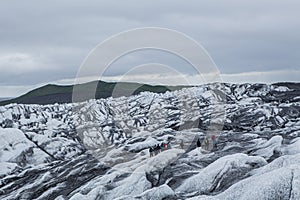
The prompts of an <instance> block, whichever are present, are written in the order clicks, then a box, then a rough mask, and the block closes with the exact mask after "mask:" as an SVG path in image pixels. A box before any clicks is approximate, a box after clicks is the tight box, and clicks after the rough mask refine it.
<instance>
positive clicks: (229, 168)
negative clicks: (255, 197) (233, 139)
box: [175, 153, 267, 193]
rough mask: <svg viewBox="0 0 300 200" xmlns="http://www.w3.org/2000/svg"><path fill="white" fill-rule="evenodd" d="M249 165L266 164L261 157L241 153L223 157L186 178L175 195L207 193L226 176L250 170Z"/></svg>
mask: <svg viewBox="0 0 300 200" xmlns="http://www.w3.org/2000/svg"><path fill="white" fill-rule="evenodd" d="M251 164H255V165H258V166H263V165H266V164H267V162H266V161H265V160H264V159H263V158H261V157H257V156H248V155H246V154H242V153H240V154H233V155H228V156H224V157H222V158H220V159H218V160H216V161H215V162H213V163H212V164H210V165H208V166H207V167H205V168H204V169H202V170H201V171H200V172H199V173H198V174H196V175H194V176H192V177H190V178H188V179H187V180H186V181H184V182H183V184H182V185H180V186H179V187H178V188H177V189H176V190H175V191H176V193H194V192H198V193H206V192H209V191H210V190H211V189H213V187H214V185H216V187H218V185H219V181H222V179H224V176H226V174H230V173H233V172H234V171H238V170H240V169H242V168H243V169H248V170H250V169H252V166H251Z"/></svg>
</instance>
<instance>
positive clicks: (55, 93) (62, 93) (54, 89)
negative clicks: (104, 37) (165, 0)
mask: <svg viewBox="0 0 300 200" xmlns="http://www.w3.org/2000/svg"><path fill="white" fill-rule="evenodd" d="M73 87H75V88H76V91H77V92H78V93H79V94H80V97H79V98H77V99H75V101H85V100H88V99H89V95H90V94H95V98H96V99H100V98H108V97H111V96H113V97H120V96H128V95H131V94H133V95H134V94H139V93H140V92H143V91H150V92H155V93H164V92H166V91H173V90H178V89H181V88H183V87H185V86H163V85H157V86H154V85H148V84H140V83H127V82H118V83H116V82H112V83H110V82H103V81H93V82H88V83H83V84H79V85H75V86H73V85H54V84H48V85H45V86H42V87H40V88H37V89H34V90H32V91H30V92H28V93H26V94H24V95H22V96H19V97H17V98H14V99H10V100H6V101H2V102H0V105H7V104H10V103H22V104H42V105H45V104H54V103H71V102H72V101H73V100H72V94H73ZM95 88H96V92H95V91H94V89H95Z"/></svg>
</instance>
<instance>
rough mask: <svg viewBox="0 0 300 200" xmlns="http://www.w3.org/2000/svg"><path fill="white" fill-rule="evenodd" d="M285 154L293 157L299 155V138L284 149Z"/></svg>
mask: <svg viewBox="0 0 300 200" xmlns="http://www.w3.org/2000/svg"><path fill="white" fill-rule="evenodd" d="M283 152H284V153H285V154H289V155H293V154H298V153H300V138H299V137H298V138H295V139H294V140H292V141H291V144H289V145H288V146H287V147H285V148H284V150H283Z"/></svg>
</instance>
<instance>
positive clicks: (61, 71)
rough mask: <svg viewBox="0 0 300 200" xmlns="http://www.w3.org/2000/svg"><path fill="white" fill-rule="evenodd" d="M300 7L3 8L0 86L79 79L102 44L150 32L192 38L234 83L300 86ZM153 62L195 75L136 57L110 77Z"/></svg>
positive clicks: (234, 2) (65, 4) (33, 0)
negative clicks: (155, 30)
mask: <svg viewBox="0 0 300 200" xmlns="http://www.w3.org/2000/svg"><path fill="white" fill-rule="evenodd" d="M299 7H300V2H299V1H296V0H287V1H274V0H252V1H238V0H227V1H218V0H212V1H198V0H191V1H188V2H187V1H174V0H165V1H158V0H157V1H143V2H141V1H138V0H128V1H119V2H117V1H111V0H101V1H97V0H91V1H88V2H87V1H79V0H74V1H69V0H64V1H61V0H52V1H47V0H46V1H39V0H28V1H16V0H3V1H1V6H0V44H1V45H0V70H1V73H0V80H1V81H0V86H1V87H2V88H4V87H5V88H10V92H9V93H5V92H4V91H8V89H7V90H2V91H1V92H0V95H1V96H7V95H9V96H11V95H12V94H17V93H18V94H19V93H20V92H17V89H16V90H15V89H13V88H14V87H19V88H23V87H32V85H40V84H42V83H46V82H53V81H56V80H61V79H72V78H74V77H75V76H76V74H77V71H78V68H79V66H80V64H81V63H82V61H83V60H84V58H85V57H86V56H87V54H88V53H89V51H90V50H91V49H92V48H94V47H95V46H96V45H97V44H98V43H100V42H101V41H103V40H105V39H106V38H108V37H109V36H111V35H113V34H116V33H119V32H121V31H124V30H128V29H132V28H137V27H147V26H157V27H165V28H170V29H174V30H178V31H180V32H183V33H185V34H187V35H189V36H191V37H192V38H194V39H195V40H197V41H198V42H199V43H201V44H202V45H203V46H204V47H205V48H206V49H207V51H208V52H209V53H210V55H211V57H212V58H213V59H214V61H215V63H216V64H217V66H218V68H219V70H220V72H221V74H224V75H223V77H228V79H230V81H232V82H239V81H241V80H247V81H248V82H256V81H258V82H264V80H267V82H274V81H283V80H285V81H300V79H299V78H297V77H300V76H299V73H298V72H299V70H300V62H299V57H300V20H299V19H300V12H299ZM149 62H156V63H162V64H165V65H168V66H172V67H174V69H176V70H178V71H181V72H182V73H185V72H186V74H189V75H190V74H192V73H193V72H192V71H190V70H189V68H188V66H187V65H186V63H184V62H183V61H180V60H179V59H178V58H174V57H172V56H170V55H167V54H161V53H155V52H141V53H139V52H136V53H132V54H131V55H128V56H125V57H124V58H122V59H121V60H120V61H118V62H116V63H115V64H114V65H113V66H112V67H111V68H110V70H109V71H107V74H106V76H115V77H117V76H120V75H122V74H124V73H126V72H127V71H129V70H131V68H132V67H134V66H136V65H141V64H143V63H149ZM182 69H184V70H186V71H184V70H182ZM279 71H284V72H285V73H279V74H278V73H277V72H279ZM252 72H253V73H255V75H252ZM266 73H267V75H266V76H265V74H266ZM237 74H238V76H237ZM295 74H296V75H295ZM297 75H298V76H297ZM271 76H272V77H271ZM241 77H243V78H241ZM267 77H269V78H267ZM224 79H225V78H224ZM18 91H20V90H18Z"/></svg>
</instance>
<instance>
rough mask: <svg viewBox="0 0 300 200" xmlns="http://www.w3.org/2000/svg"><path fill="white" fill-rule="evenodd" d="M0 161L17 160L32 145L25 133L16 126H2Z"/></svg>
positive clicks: (0, 132) (0, 133)
mask: <svg viewBox="0 0 300 200" xmlns="http://www.w3.org/2000/svg"><path fill="white" fill-rule="evenodd" d="M0 138H1V140H0V162H17V160H16V159H17V158H18V156H20V155H21V154H22V153H23V152H24V151H26V150H28V149H29V148H30V147H32V146H33V145H32V143H31V142H30V141H29V140H28V139H27V138H26V137H25V135H24V133H22V131H20V130H19V129H15V128H6V129H3V128H0Z"/></svg>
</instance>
